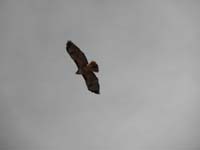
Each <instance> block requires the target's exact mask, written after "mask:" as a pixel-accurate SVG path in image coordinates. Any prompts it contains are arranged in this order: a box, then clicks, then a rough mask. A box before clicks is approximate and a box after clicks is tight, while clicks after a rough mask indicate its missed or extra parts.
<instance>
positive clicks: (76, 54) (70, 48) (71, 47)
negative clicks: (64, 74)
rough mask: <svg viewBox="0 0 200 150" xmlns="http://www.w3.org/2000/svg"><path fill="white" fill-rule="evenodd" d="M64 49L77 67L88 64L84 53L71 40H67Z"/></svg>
mask: <svg viewBox="0 0 200 150" xmlns="http://www.w3.org/2000/svg"><path fill="white" fill-rule="evenodd" d="M66 51H67V52H68V53H69V55H70V56H71V58H72V59H73V60H74V62H75V63H76V65H77V67H78V68H82V67H84V66H86V65H87V64H88V61H87V58H86V56H85V54H84V53H83V52H82V51H81V50H80V49H79V48H78V47H77V46H76V45H75V44H74V43H72V42H71V41H68V42H67V44H66Z"/></svg>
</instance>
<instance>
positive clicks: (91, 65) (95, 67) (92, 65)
mask: <svg viewBox="0 0 200 150" xmlns="http://www.w3.org/2000/svg"><path fill="white" fill-rule="evenodd" d="M87 66H88V68H89V69H90V70H91V71H94V72H99V66H98V64H97V63H96V62H95V61H91V62H90V63H89V64H88V65H87Z"/></svg>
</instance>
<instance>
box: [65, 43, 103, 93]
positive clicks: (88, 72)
mask: <svg viewBox="0 0 200 150" xmlns="http://www.w3.org/2000/svg"><path fill="white" fill-rule="evenodd" d="M66 51H67V52H68V53H69V55H70V56H71V58H72V59H73V60H74V62H75V64H76V66H77V68H78V70H77V71H76V74H78V75H82V76H83V78H84V79H85V83H86V85H87V88H88V90H89V91H91V92H94V93H96V94H100V86H99V81H98V78H97V77H96V75H95V74H94V72H99V67H98V64H97V63H96V62H95V61H91V62H90V63H88V60H87V58H86V56H85V54H84V53H83V52H82V51H81V50H80V49H79V48H78V47H77V46H76V45H75V44H74V43H72V41H68V42H67V44H66Z"/></svg>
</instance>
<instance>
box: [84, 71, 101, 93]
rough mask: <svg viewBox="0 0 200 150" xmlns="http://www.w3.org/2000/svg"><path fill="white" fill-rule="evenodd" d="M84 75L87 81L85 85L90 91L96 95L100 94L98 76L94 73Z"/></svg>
mask: <svg viewBox="0 0 200 150" xmlns="http://www.w3.org/2000/svg"><path fill="white" fill-rule="evenodd" d="M82 75H83V78H84V79H85V83H86V85H87V88H88V90H89V91H91V92H94V93H96V94H100V91H99V89H100V86H99V81H98V78H97V77H96V75H95V74H94V73H93V72H92V71H89V72H87V73H86V74H82Z"/></svg>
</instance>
